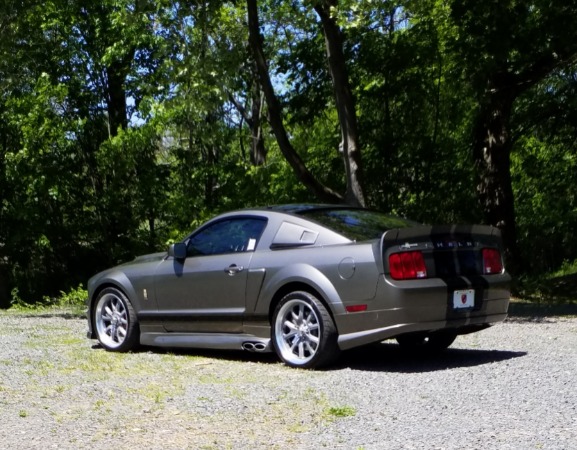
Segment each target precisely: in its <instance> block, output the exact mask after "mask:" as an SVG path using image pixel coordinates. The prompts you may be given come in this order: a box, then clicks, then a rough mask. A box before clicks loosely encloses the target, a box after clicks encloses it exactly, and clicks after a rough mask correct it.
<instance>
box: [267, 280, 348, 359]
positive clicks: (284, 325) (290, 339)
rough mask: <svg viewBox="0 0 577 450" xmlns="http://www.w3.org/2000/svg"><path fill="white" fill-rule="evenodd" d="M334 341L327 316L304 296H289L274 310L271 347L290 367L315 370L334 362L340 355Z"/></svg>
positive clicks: (334, 331) (314, 300) (299, 293)
mask: <svg viewBox="0 0 577 450" xmlns="http://www.w3.org/2000/svg"><path fill="white" fill-rule="evenodd" d="M337 338H338V334H337V329H336V327H335V324H334V322H333V319H332V317H331V315H330V314H329V312H328V311H327V309H326V308H325V306H324V305H323V304H322V303H321V302H320V301H319V300H318V299H317V298H316V297H315V296H314V295H311V294H309V293H308V292H304V291H296V292H291V293H290V294H288V295H286V296H285V297H284V298H283V299H282V300H281V301H280V303H279V304H278V305H277V307H276V308H275V311H274V314H273V319H272V341H273V347H274V349H275V351H276V353H277V355H278V357H279V358H280V359H281V360H282V361H283V362H284V363H285V364H286V365H288V366H290V367H300V368H303V369H316V368H320V367H323V366H326V365H328V364H330V363H332V362H334V361H335V360H336V359H337V358H338V356H339V353H340V350H339V347H338V343H337Z"/></svg>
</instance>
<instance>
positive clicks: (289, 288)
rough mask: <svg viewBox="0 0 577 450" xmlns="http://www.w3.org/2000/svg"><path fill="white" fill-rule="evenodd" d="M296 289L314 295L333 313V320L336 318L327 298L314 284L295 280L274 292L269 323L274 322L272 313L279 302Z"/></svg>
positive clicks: (269, 312)
mask: <svg viewBox="0 0 577 450" xmlns="http://www.w3.org/2000/svg"><path fill="white" fill-rule="evenodd" d="M295 291H305V292H308V293H309V294H311V295H314V296H315V297H316V298H317V299H318V300H319V301H320V302H321V303H322V304H323V305H324V306H325V308H326V309H327V311H328V312H329V314H330V315H331V318H332V319H333V321H334V320H335V318H334V317H333V311H332V309H331V307H330V306H329V304H328V302H327V300H326V299H325V298H324V297H323V296H322V295H321V294H320V293H319V291H317V290H316V289H315V288H313V287H312V286H310V285H308V284H306V283H299V282H293V283H289V284H285V285H284V286H282V287H281V288H280V289H279V290H278V291H276V293H275V294H274V297H273V298H272V300H271V302H270V308H269V311H268V320H269V323H271V324H272V315H273V314H274V310H275V309H276V307H277V305H278V304H279V302H280V301H281V300H282V299H283V298H284V297H285V295H287V294H290V293H291V292H295Z"/></svg>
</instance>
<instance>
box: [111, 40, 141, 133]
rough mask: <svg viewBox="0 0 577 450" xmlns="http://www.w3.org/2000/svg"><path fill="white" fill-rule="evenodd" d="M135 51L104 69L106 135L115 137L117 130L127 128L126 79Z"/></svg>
mask: <svg viewBox="0 0 577 450" xmlns="http://www.w3.org/2000/svg"><path fill="white" fill-rule="evenodd" d="M134 53H135V49H133V50H131V51H130V52H128V55H127V56H126V57H124V58H123V59H122V60H120V61H115V62H113V63H112V64H110V65H109V66H108V67H106V78H107V82H108V85H107V98H106V102H107V109H108V133H109V135H110V136H116V135H117V134H118V129H119V128H123V129H126V128H127V127H128V114H127V111H126V87H125V83H126V77H127V76H128V72H129V71H130V66H131V64H132V59H133V57H134Z"/></svg>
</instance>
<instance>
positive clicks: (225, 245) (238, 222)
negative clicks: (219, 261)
mask: <svg viewBox="0 0 577 450" xmlns="http://www.w3.org/2000/svg"><path fill="white" fill-rule="evenodd" d="M265 226H266V220H265V219H260V218H255V217H245V218H235V219H225V220H221V221H219V222H216V223H213V224H211V225H209V226H207V227H205V228H203V229H202V230H200V231H199V232H198V233H196V234H195V235H193V236H192V237H191V238H190V239H189V241H188V244H187V252H186V253H187V256H199V255H219V254H224V253H236V252H247V251H253V250H254V249H255V248H256V244H257V242H258V239H259V238H260V235H261V234H262V232H263V230H264V228H265Z"/></svg>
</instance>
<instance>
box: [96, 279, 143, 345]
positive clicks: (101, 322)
mask: <svg viewBox="0 0 577 450" xmlns="http://www.w3.org/2000/svg"><path fill="white" fill-rule="evenodd" d="M93 312H94V314H93V321H94V322H93V323H94V329H95V330H96V337H97V338H98V342H100V345H102V347H104V348H105V349H106V350H109V351H112V352H128V351H130V350H135V349H136V348H137V347H138V346H139V343H140V327H139V325H138V319H137V317H136V313H135V312H134V308H133V307H132V304H131V303H130V301H129V300H128V298H127V297H126V295H124V293H122V292H121V291H120V290H118V289H116V288H113V287H109V288H106V289H103V290H102V292H100V293H99V294H98V297H97V298H96V302H95V305H94V311H93Z"/></svg>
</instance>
